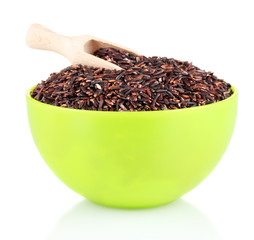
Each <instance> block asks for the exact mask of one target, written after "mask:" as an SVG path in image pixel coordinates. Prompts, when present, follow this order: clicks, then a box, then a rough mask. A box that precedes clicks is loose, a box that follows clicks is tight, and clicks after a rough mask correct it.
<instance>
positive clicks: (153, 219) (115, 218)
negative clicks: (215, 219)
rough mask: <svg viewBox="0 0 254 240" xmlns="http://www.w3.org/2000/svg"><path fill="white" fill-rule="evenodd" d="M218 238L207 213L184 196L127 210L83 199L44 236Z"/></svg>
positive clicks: (74, 239) (53, 239)
mask: <svg viewBox="0 0 254 240" xmlns="http://www.w3.org/2000/svg"><path fill="white" fill-rule="evenodd" d="M58 239H59V240H60V239H61V240H65V239H66V240H67V239H68V240H70V239H72V240H81V239H82V240H84V239H89V240H95V239H110V240H114V239H117V240H120V239H121V240H127V239H128V240H130V239H131V240H136V239H137V240H142V239H144V240H147V239H153V240H157V239H158V240H164V239H172V240H182V239H184V240H192V239H193V240H194V239H195V240H219V239H220V237H219V235H218V233H217V232H216V229H215V228H214V226H213V224H212V223H211V221H210V220H209V219H208V218H207V216H206V215H205V214H204V213H202V212H201V211H200V210H198V209H197V208H196V207H193V206H192V205H191V204H190V203H188V202H187V201H184V200H181V199H180V200H177V201H175V202H173V203H171V204H168V205H164V206H161V207H157V208H150V209H139V210H127V209H114V208H107V207H103V206H99V205H97V204H94V203H92V202H90V201H88V200H83V201H81V202H80V203H78V204H76V205H75V206H74V207H73V208H71V209H70V210H69V211H68V212H67V213H66V214H64V215H63V216H62V217H61V218H60V219H59V220H58V222H57V223H56V225H55V226H54V227H53V229H52V230H51V232H50V234H49V236H48V238H47V240H58Z"/></svg>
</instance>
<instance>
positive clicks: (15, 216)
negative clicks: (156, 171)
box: [0, 0, 254, 240]
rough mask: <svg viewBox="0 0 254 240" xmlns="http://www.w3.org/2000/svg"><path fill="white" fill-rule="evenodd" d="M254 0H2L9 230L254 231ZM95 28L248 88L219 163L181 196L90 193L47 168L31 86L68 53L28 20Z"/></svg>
mask: <svg viewBox="0 0 254 240" xmlns="http://www.w3.org/2000/svg"><path fill="white" fill-rule="evenodd" d="M252 3H253V1H251V0H250V1H247V0H241V1H234V0H231V1H223V0H213V1H205V0H202V1H195V0H192V1H177V0H175V1H159V0H156V1H148V0H147V1H138V0H136V1H130V0H129V1H110V0H107V1H96V0H94V1H92V0H90V1H85V0H83V1H75V0H72V1H53V0H51V1H48V0H44V1H29V0H22V1H11V0H9V1H1V3H0V18H1V19H0V20H1V21H0V24H1V28H0V30H1V40H0V41H1V44H0V59H1V68H0V71H1V75H0V76H1V79H0V104H1V111H0V114H1V116H0V139H1V145H0V146H1V149H0V184H1V185H0V195H1V197H0V239H3V240H8V239H25V240H30V239H33V240H35V239H36V240H37V239H38V240H40V239H43V240H53V239H54V240H58V239H74V240H75V239H78V240H79V239H111V240H113V239H139V240H142V239H172V240H180V239H188V240H189V239H195V240H199V239H202V240H207V239H208V240H210V239H213V240H218V239H222V240H227V239H229V240H233V239H244V240H248V239H252V240H253V239H254V230H253V229H254V217H253V216H254V206H253V205H254V194H253V191H254V187H253V183H254V154H253V148H254V144H253V134H254V128H253V121H254V118H253V109H254V107H253V100H254V79H253V78H254V73H253V72H254V71H253V70H254V60H253V59H254V47H253V44H254V37H253V32H254V13H253V12H254V11H253V10H254V8H253V6H252V5H251V4H252ZM32 23H40V24H43V25H45V26H47V27H48V28H50V29H52V30H54V31H56V32H58V33H62V34H65V35H80V34H91V35H94V36H97V37H101V38H104V39H107V40H110V41H112V42H116V43H119V44H121V45H125V46H128V47H130V48H133V49H135V50H137V51H139V52H141V53H143V54H145V55H159V56H167V57H174V58H176V59H181V60H188V61H192V62H193V63H194V64H195V65H197V66H199V67H201V68H203V69H205V70H211V71H213V72H215V75H217V76H218V77H220V78H224V79H225V80H226V81H228V82H230V83H231V84H233V85H234V86H236V87H237V88H238V89H239V92H240V94H239V112H238V119H237V123H236V127H235V132H234V135H233V137H232V140H231V142H230V145H229V147H228V149H227V151H226V153H225V154H224V156H223V158H222V160H221V162H220V163H219V165H218V166H217V168H216V169H215V170H214V171H213V172H212V173H211V174H210V175H209V177H208V178H207V179H206V180H205V181H204V182H202V183H201V184H200V185H199V186H198V187H196V188H195V189H194V190H192V191H191V192H190V193H188V194H186V195H185V196H184V197H182V198H181V200H178V201H176V202H174V203H172V204H169V205H166V206H162V207H158V208H153V209H146V210H119V209H110V208H105V207H101V206H97V205H95V204H92V203H90V202H89V201H88V200H85V199H84V198H83V197H81V196H79V195H78V194H76V193H74V192H73V191H72V190H70V189H69V188H67V187H66V186H65V185H64V184H63V183H62V182H60V180H58V179H57V178H56V177H55V176H54V174H53V173H52V172H51V171H50V170H49V169H48V167H47V166H46V164H45V163H44V162H43V160H42V158H41V157H40V155H39V153H38V151H37V149H36V147H35V145H34V143H33V140H32V137H31V134H30V130H29V126H28V121H27V116H26V105H25V92H26V90H27V89H28V88H29V87H31V86H32V85H35V84H36V83H38V82H39V81H41V80H42V79H46V78H47V77H48V76H49V74H50V73H51V72H55V71H59V70H61V69H62V68H64V67H66V66H68V65H69V62H68V61H67V60H66V59H65V58H63V57H62V56H60V55H57V54H55V53H51V52H46V51H39V50H32V49H29V48H28V47H26V45H25V34H26V30H27V29H28V27H29V25H30V24H32Z"/></svg>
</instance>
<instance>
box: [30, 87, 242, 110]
mask: <svg viewBox="0 0 254 240" xmlns="http://www.w3.org/2000/svg"><path fill="white" fill-rule="evenodd" d="M35 87H36V85H35V86H33V87H30V88H29V89H28V90H27V91H26V99H27V101H29V102H32V103H35V104H38V105H40V106H43V107H46V108H49V109H52V110H59V111H68V112H77V113H81V112H84V113H88V112H89V113H95V114H106V113H108V114H110V115H112V114H141V113H143V114H148V113H150V114H151V113H152V114H155V113H158V112H183V111H184V112H185V111H193V110H197V109H204V108H212V107H214V106H215V105H216V106H218V105H219V104H224V103H226V102H229V101H232V100H234V99H235V98H237V97H238V90H237V88H236V87H235V86H232V85H231V89H232V91H233V94H232V95H231V96H230V97H228V98H226V99H223V100H221V101H218V102H214V103H210V104H206V105H202V106H195V107H189V108H178V109H168V110H154V111H136V112H135V111H96V110H84V109H74V108H65V107H60V106H54V105H50V104H47V103H43V102H40V101H38V100H35V99H34V98H32V96H31V94H30V93H31V92H32V91H33V89H34V88H35Z"/></svg>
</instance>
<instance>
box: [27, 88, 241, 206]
mask: <svg viewBox="0 0 254 240" xmlns="http://www.w3.org/2000/svg"><path fill="white" fill-rule="evenodd" d="M32 89H33V88H31V89H29V90H28V92H27V94H26V99H27V109H28V118H29V123H30V128H31V132H32V135H33V138H34V141H35V143H36V145H37V148H38V150H39V151H40V154H41V156H42V157H43V159H44V160H45V162H46V163H47V165H48V166H49V168H50V169H51V170H52V171H53V172H54V173H55V174H56V176H57V177H58V178H59V179H60V180H61V181H63V182H64V183H65V184H66V185H67V186H68V187H70V188H71V189H72V190H74V191H75V192H77V193H79V194H81V195H82V196H84V197H86V198H87V199H89V200H91V201H93V202H95V203H98V204H101V205H105V206H110V207H120V208H145V207H153V206H159V205H162V204H166V203H169V202H172V201H174V200H175V199H177V198H179V197H181V196H182V195H184V194H185V193H187V192H189V191H190V190H191V189H193V188H194V187H196V186H197V185H198V184H199V183H200V182H202V181H203V180H204V179H205V178H206V177H207V176H208V174H209V173H210V172H211V171H212V170H213V169H214V168H215V166H216V165H217V163H218V162H219V160H220V159H221V157H222V155H223V153H224V152H225V150H226V148H227V146H228V143H229V141H230V138H231V136H232V133H233V130H234V125H235V120H236V114H237V98H238V92H237V90H236V89H233V92H234V93H233V95H232V96H231V97H229V98H227V99H225V100H223V101H220V102H217V103H212V104H209V105H205V106H199V107H191V108H185V109H177V110H165V111H147V112H143V111H142V112H107V111H88V110H76V109H69V108H62V107H56V106H52V105H48V104H45V103H41V102H39V101H37V100H34V99H33V98H32V97H31V96H30V92H31V91H32Z"/></svg>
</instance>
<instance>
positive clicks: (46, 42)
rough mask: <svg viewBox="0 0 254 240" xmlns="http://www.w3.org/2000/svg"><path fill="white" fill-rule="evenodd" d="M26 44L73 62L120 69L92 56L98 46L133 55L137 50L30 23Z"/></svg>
mask: <svg viewBox="0 0 254 240" xmlns="http://www.w3.org/2000/svg"><path fill="white" fill-rule="evenodd" d="M26 44H27V45H28V46H29V47H31V48H35V49H42V50H49V51H54V52H57V53H60V54H61V55H63V56H65V57H66V58H67V59H69V61H70V62H71V63H72V64H73V65H75V64H84V65H87V66H92V67H100V68H106V69H116V70H120V69H122V68H120V67H119V66H117V65H115V64H113V63H110V62H108V61H105V60H103V59H101V58H98V57H96V56H94V55H93V54H94V52H95V51H96V50H97V49H99V48H107V47H113V48H115V49H121V50H124V51H126V52H129V53H132V54H134V55H139V54H138V53H137V52H135V51H133V50H131V49H128V48H126V47H122V46H120V45H117V44H114V43H111V42H108V41H105V40H102V39H99V38H96V37H93V36H89V35H82V36H75V37H68V36H64V35H60V34H57V33H54V32H52V31H50V30H48V29H47V28H45V27H43V26H41V25H40V24H32V25H31V26H30V28H29V29H28V31H27V35H26Z"/></svg>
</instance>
